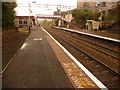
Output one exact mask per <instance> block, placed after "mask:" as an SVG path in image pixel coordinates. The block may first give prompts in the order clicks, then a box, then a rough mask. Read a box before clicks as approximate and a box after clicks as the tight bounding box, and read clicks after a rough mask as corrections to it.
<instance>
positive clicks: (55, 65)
mask: <svg viewBox="0 0 120 90" xmlns="http://www.w3.org/2000/svg"><path fill="white" fill-rule="evenodd" d="M2 85H3V88H73V86H72V84H71V82H70V80H69V79H68V77H67V75H66V73H65V72H64V70H63V68H62V66H61V65H60V63H59V60H58V59H57V57H56V55H55V53H54V51H53V49H52V48H51V46H50V44H49V43H48V41H47V40H46V38H45V36H44V35H43V31H42V30H41V29H40V28H38V29H37V30H36V31H34V32H32V33H31V35H30V36H29V37H28V39H27V40H26V42H25V43H24V44H23V46H22V47H21V50H20V51H19V52H18V54H17V55H16V56H15V58H13V61H12V62H11V64H10V65H9V67H8V68H7V69H6V70H5V72H4V73H3V77H2Z"/></svg>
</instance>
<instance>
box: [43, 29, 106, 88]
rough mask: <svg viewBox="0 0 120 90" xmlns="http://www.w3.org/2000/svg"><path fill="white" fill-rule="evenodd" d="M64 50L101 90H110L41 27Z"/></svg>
mask: <svg viewBox="0 0 120 90" xmlns="http://www.w3.org/2000/svg"><path fill="white" fill-rule="evenodd" d="M41 28H42V29H43V30H44V31H45V32H46V33H47V34H48V35H49V36H50V37H51V38H52V39H53V40H54V41H55V42H56V43H57V44H58V45H59V46H60V47H61V48H62V49H63V50H64V52H65V53H66V54H67V55H68V56H69V57H70V58H71V59H72V60H73V61H74V62H75V63H76V64H77V65H78V66H79V67H80V68H81V69H82V70H83V71H84V72H85V73H86V74H87V75H88V76H89V77H90V78H91V79H92V80H93V82H94V83H95V84H96V85H97V86H98V87H99V88H101V90H108V88H107V87H106V86H105V85H103V84H102V83H101V82H100V81H99V80H98V79H97V78H96V77H95V76H94V75H93V74H92V73H91V72H90V71H88V70H87V69H86V68H85V67H84V66H83V65H82V64H81V63H80V62H79V61H78V60H77V59H76V58H75V57H74V56H73V55H72V54H71V53H70V52H68V51H67V50H66V49H65V48H64V47H63V46H62V45H61V44H60V43H59V42H58V41H57V40H56V39H55V38H53V37H52V36H51V35H50V34H49V33H48V32H47V31H46V30H45V29H44V28H43V27H41Z"/></svg>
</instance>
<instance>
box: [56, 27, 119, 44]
mask: <svg viewBox="0 0 120 90" xmlns="http://www.w3.org/2000/svg"><path fill="white" fill-rule="evenodd" d="M54 27H55V26H54ZM55 28H58V29H64V30H67V31H72V32H77V33H80V34H85V35H89V36H93V37H97V38H102V39H106V40H111V41H114V42H120V40H118V39H113V38H108V37H104V36H99V35H94V34H89V33H84V32H80V31H76V30H72V29H67V28H60V27H55Z"/></svg>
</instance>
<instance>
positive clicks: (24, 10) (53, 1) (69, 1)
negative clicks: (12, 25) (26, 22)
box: [15, 0, 77, 16]
mask: <svg viewBox="0 0 120 90" xmlns="http://www.w3.org/2000/svg"><path fill="white" fill-rule="evenodd" d="M16 1H17V4H18V7H17V8H16V9H15V10H16V11H17V15H20V16H24V15H25V16H27V15H29V14H28V3H29V2H30V4H31V5H32V4H33V5H35V4H39V5H41V4H43V6H41V7H34V6H33V5H32V7H31V10H32V13H31V15H35V14H53V12H54V11H56V10H57V9H56V7H55V6H54V7H48V8H46V7H45V5H46V4H48V5H66V6H77V0H16ZM32 2H36V3H32ZM25 6H26V7H25ZM61 10H62V11H65V10H68V8H62V9H61Z"/></svg>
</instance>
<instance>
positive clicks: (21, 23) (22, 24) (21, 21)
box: [15, 16, 35, 29]
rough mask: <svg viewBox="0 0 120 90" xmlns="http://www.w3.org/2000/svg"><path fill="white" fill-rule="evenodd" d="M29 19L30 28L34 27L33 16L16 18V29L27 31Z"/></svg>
mask: <svg viewBox="0 0 120 90" xmlns="http://www.w3.org/2000/svg"><path fill="white" fill-rule="evenodd" d="M29 18H30V26H31V27H34V26H35V17H34V16H30V17H29V16H16V19H15V25H16V26H17V27H18V28H24V29H28V27H29Z"/></svg>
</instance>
